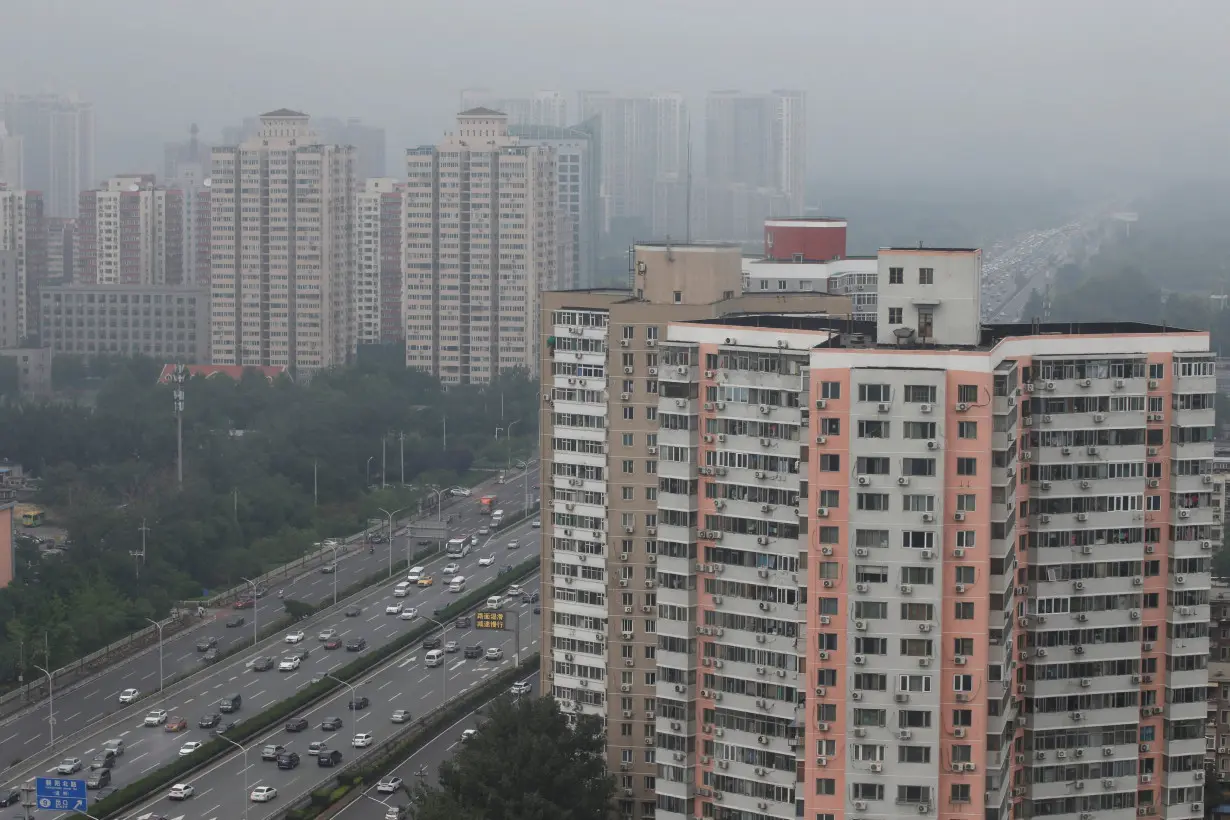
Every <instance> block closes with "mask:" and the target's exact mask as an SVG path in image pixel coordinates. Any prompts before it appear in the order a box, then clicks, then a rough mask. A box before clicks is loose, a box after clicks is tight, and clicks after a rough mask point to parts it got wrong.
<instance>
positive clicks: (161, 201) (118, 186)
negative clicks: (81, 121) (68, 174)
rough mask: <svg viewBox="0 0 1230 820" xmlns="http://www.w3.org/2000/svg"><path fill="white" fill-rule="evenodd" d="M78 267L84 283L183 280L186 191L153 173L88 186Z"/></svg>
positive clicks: (79, 226)
mask: <svg viewBox="0 0 1230 820" xmlns="http://www.w3.org/2000/svg"><path fill="white" fill-rule="evenodd" d="M80 203H81V204H80V207H79V208H78V214H79V215H78V217H77V253H76V260H75V261H76V265H77V272H76V275H75V276H74V281H76V282H77V283H78V284H83V285H177V284H181V283H182V282H183V279H184V192H183V191H181V190H179V189H177V188H164V187H162V186H160V185H158V184H157V182H156V180H155V179H154V175H153V174H136V175H132V176H120V177H113V178H111V179H108V180H105V181H104V182H103V183H102V185H100V186H99V187H98V188H96V189H94V190H91V191H82V192H81V196H80Z"/></svg>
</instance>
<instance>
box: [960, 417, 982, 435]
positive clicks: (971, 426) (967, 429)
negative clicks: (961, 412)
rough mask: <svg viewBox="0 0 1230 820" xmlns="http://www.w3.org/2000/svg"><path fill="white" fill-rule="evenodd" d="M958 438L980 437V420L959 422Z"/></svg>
mask: <svg viewBox="0 0 1230 820" xmlns="http://www.w3.org/2000/svg"><path fill="white" fill-rule="evenodd" d="M957 438H978V422H976V421H959V422H957Z"/></svg>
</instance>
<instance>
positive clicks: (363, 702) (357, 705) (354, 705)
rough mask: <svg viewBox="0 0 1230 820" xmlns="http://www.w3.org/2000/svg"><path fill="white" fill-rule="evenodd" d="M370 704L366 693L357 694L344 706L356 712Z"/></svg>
mask: <svg viewBox="0 0 1230 820" xmlns="http://www.w3.org/2000/svg"><path fill="white" fill-rule="evenodd" d="M370 705H371V701H370V700H369V699H368V697H367V695H359V696H358V697H357V698H355V699H354V700H352V701H350V702H349V703H347V704H346V708H347V709H350V710H352V711H356V712H357V711H358V710H360V709H366V708H367V707H368V706H370Z"/></svg>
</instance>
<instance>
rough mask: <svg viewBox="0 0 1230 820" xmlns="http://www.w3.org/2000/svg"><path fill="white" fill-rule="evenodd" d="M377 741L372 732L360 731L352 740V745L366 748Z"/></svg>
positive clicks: (357, 747)
mask: <svg viewBox="0 0 1230 820" xmlns="http://www.w3.org/2000/svg"><path fill="white" fill-rule="evenodd" d="M375 741H376V738H375V737H373V736H372V733H371V732H359V733H358V734H357V735H355V736H354V738H353V739H352V740H351V741H350V745H351V746H353V747H354V748H356V749H366V748H367V747H368V746H370V745H372V744H373V743H374V742H375Z"/></svg>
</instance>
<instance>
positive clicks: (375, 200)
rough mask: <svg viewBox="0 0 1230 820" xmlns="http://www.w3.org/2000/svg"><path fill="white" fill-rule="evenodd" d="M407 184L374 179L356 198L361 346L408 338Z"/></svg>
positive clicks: (357, 324) (357, 330)
mask: <svg viewBox="0 0 1230 820" xmlns="http://www.w3.org/2000/svg"><path fill="white" fill-rule="evenodd" d="M405 194H406V183H404V182H399V181H398V180H395V179H387V178H385V179H368V180H366V181H365V182H364V185H363V189H362V190H361V191H359V193H357V194H356V195H355V223H354V239H355V252H354V265H355V285H354V299H355V336H356V341H357V343H358V344H361V345H371V344H391V343H393V342H399V341H401V340H402V339H404V338H405V333H406V325H405V320H404V319H403V317H402V297H403V290H404V289H403V287H402V276H403V274H404V272H405V268H404V267H403V264H402V252H403V250H404V247H403V245H404V241H405V240H404V231H403V227H402V226H403V225H404V224H405V214H406V199H405Z"/></svg>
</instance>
